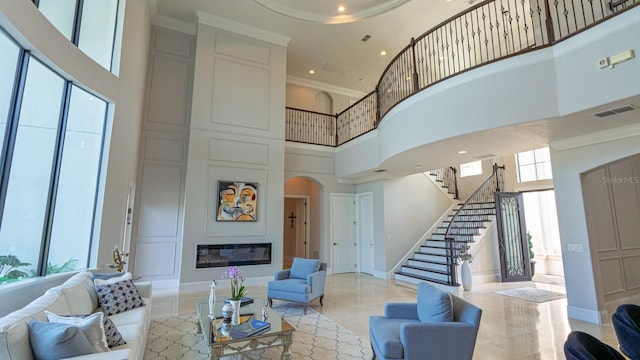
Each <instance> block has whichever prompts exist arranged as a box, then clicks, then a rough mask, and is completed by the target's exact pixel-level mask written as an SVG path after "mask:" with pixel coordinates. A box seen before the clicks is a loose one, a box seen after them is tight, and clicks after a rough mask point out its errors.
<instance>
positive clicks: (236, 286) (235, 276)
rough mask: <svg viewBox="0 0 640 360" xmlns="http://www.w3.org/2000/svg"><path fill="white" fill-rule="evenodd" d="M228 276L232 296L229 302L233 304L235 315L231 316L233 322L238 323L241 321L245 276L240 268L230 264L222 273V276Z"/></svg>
mask: <svg viewBox="0 0 640 360" xmlns="http://www.w3.org/2000/svg"><path fill="white" fill-rule="evenodd" d="M225 277H228V278H229V280H230V281H231V297H230V298H229V302H230V303H231V306H233V315H232V316H231V324H232V325H238V324H239V323H240V302H241V301H242V297H243V296H244V291H245V287H244V278H243V277H242V274H241V273H240V268H239V267H237V266H230V267H229V268H227V270H225V271H224V272H223V273H222V278H225Z"/></svg>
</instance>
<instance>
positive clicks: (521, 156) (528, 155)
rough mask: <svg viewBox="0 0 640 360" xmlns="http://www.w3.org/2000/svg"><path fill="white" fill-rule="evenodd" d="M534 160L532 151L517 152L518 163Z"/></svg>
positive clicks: (528, 162) (525, 163)
mask: <svg viewBox="0 0 640 360" xmlns="http://www.w3.org/2000/svg"><path fill="white" fill-rule="evenodd" d="M534 162H535V158H534V157H533V150H532V151H525V152H521V153H518V165H529V164H533V163H534Z"/></svg>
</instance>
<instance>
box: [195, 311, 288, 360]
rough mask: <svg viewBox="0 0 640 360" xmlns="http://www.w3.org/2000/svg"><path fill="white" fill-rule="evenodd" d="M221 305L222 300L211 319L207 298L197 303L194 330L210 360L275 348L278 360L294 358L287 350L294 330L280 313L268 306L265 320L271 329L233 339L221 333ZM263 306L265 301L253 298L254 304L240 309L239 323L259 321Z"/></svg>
mask: <svg viewBox="0 0 640 360" xmlns="http://www.w3.org/2000/svg"><path fill="white" fill-rule="evenodd" d="M223 305H224V302H223V301H218V302H216V303H215V305H214V311H213V314H214V316H215V317H216V318H215V319H210V318H209V301H208V300H207V299H201V300H196V328H197V332H198V334H200V333H202V334H203V335H204V337H205V340H206V341H207V343H208V344H209V355H210V357H211V360H218V359H220V358H222V357H225V356H230V355H236V354H240V353H243V352H249V351H255V350H261V349H266V348H271V347H276V346H282V347H283V350H282V355H281V356H280V359H282V360H291V359H293V356H292V355H291V352H290V351H289V347H290V346H291V344H292V343H293V331H294V330H295V329H294V328H293V326H291V324H289V323H288V322H286V321H285V320H284V319H283V318H282V316H280V314H278V313H277V312H275V311H273V309H271V308H270V307H267V310H266V311H267V316H268V318H267V321H268V322H270V323H271V329H269V331H267V332H264V333H261V334H258V335H254V336H250V337H246V338H241V339H236V338H233V337H231V336H229V335H225V334H223V333H222V330H221V327H222V316H221V312H222V306H223ZM263 305H264V300H262V299H259V298H254V301H253V304H249V305H246V306H243V307H241V308H240V321H247V320H249V319H251V318H254V319H258V320H262V314H261V313H262V308H263Z"/></svg>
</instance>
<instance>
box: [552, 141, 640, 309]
mask: <svg viewBox="0 0 640 360" xmlns="http://www.w3.org/2000/svg"><path fill="white" fill-rule="evenodd" d="M623 136H627V135H621V138H620V139H617V140H611V141H607V142H600V143H592V144H586V145H584V146H578V147H572V148H568V149H562V150H556V149H553V144H552V148H551V164H552V169H553V183H554V188H555V194H556V204H557V207H558V222H559V225H560V239H561V243H562V258H563V262H564V274H565V282H566V288H567V299H568V314H569V316H570V317H573V318H577V319H581V320H585V321H590V322H603V321H607V320H608V319H609V318H610V314H608V313H607V311H606V310H607V309H605V308H604V304H598V298H597V293H596V280H595V279H594V272H593V264H592V261H591V255H590V250H589V234H588V231H587V224H586V219H585V212H584V201H583V197H582V185H581V182H580V174H581V173H583V172H585V171H587V170H589V169H592V168H594V167H597V166H600V165H602V164H606V163H608V162H611V161H614V160H617V159H620V158H623V157H626V156H630V155H633V154H636V153H638V151H639V148H638V144H640V136H637V135H636V136H630V137H624V138H622V137H623ZM569 244H579V245H582V246H583V248H584V252H570V251H568V245H569Z"/></svg>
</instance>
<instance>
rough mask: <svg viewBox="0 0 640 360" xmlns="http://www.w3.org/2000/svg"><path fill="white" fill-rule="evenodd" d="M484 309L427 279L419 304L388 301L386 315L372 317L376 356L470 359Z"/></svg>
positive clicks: (383, 358) (385, 359)
mask: <svg viewBox="0 0 640 360" xmlns="http://www.w3.org/2000/svg"><path fill="white" fill-rule="evenodd" d="M481 316H482V310H481V309H480V308H478V307H477V306H475V305H473V304H471V303H468V302H466V301H465V300H463V299H461V298H459V297H457V296H455V295H453V294H449V293H448V292H446V291H443V290H440V289H438V288H437V287H435V286H433V285H431V284H429V283H426V282H423V283H420V284H418V302H417V303H387V304H385V315H384V316H371V317H369V338H370V340H371V348H372V349H373V359H376V357H378V358H380V359H381V360H388V359H406V360H428V359H447V360H457V359H460V360H470V359H471V358H472V356H473V350H474V348H475V344H476V337H477V335H478V328H479V327H480V317H481Z"/></svg>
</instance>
